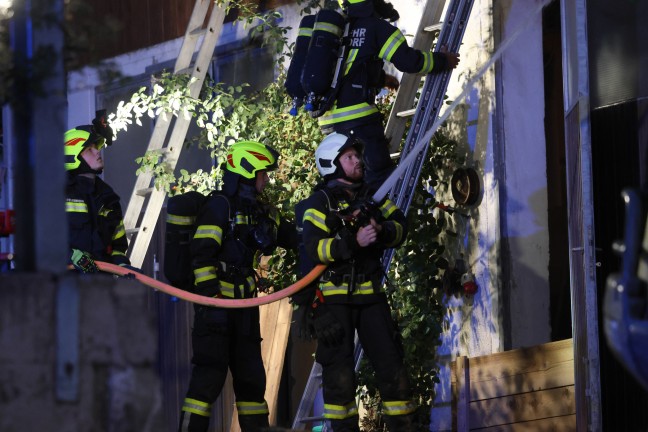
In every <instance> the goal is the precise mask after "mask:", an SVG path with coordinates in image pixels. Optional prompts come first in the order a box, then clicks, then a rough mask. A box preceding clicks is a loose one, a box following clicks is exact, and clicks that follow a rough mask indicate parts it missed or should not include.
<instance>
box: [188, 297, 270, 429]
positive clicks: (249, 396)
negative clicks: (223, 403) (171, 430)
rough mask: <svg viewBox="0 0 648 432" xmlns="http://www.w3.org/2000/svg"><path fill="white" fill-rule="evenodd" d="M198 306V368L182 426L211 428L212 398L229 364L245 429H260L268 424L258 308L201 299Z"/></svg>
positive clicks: (194, 335)
mask: <svg viewBox="0 0 648 432" xmlns="http://www.w3.org/2000/svg"><path fill="white" fill-rule="evenodd" d="M195 312H196V314H195V318H194V328H193V332H192V337H191V341H192V348H193V357H192V360H191V361H192V363H193V369H192V372H191V379H190V381H189V389H188V390H187V396H186V398H185V400H184V404H183V407H182V412H181V416H180V428H179V430H180V431H181V432H184V431H188V432H206V431H207V430H208V428H209V419H210V415H211V411H212V409H211V407H212V404H213V403H214V402H215V401H216V399H217V398H218V396H219V395H220V393H221V390H222V388H223V384H224V383H225V379H226V377H227V371H228V369H229V370H230V371H231V373H232V382H233V385H234V394H235V396H236V408H237V411H238V419H239V424H240V425H241V430H242V431H243V432H259V431H260V430H262V429H263V428H264V427H267V426H268V406H267V404H266V402H265V399H264V393H265V386H266V376H265V370H264V368H263V360H262V358H261V334H260V328H259V309H258V308H246V309H218V308H212V307H206V306H200V305H196V306H195Z"/></svg>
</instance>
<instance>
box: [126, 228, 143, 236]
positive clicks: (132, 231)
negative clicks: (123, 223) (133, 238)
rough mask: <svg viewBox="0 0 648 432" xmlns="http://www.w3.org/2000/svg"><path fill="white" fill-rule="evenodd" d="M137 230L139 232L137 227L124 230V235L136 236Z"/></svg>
mask: <svg viewBox="0 0 648 432" xmlns="http://www.w3.org/2000/svg"><path fill="white" fill-rule="evenodd" d="M139 230H140V229H139V227H135V228H129V229H127V230H126V235H133V234H137V233H138V232H139Z"/></svg>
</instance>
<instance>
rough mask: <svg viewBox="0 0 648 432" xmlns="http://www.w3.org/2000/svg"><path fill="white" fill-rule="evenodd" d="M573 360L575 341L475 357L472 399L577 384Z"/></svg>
mask: <svg viewBox="0 0 648 432" xmlns="http://www.w3.org/2000/svg"><path fill="white" fill-rule="evenodd" d="M573 357H574V356H573V348H572V344H571V339H566V340H564V341H559V342H551V343H548V344H544V345H538V346H535V347H531V348H522V349H517V350H512V351H505V352H501V353H495V354H491V355H487V356H480V357H473V358H471V359H470V369H471V378H470V379H471V382H472V383H473V385H472V390H471V399H485V398H489V397H495V396H498V395H501V394H510V393H515V392H524V391H529V390H538V389H541V388H550V387H557V386H564V385H569V384H573V383H574V376H573ZM570 369H571V372H570ZM543 374H546V375H544V376H543ZM489 381H492V382H489Z"/></svg>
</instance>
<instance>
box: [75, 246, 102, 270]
mask: <svg viewBox="0 0 648 432" xmlns="http://www.w3.org/2000/svg"><path fill="white" fill-rule="evenodd" d="M70 261H71V262H72V265H73V266H74V268H76V269H77V270H79V271H80V272H81V273H98V272H99V267H97V264H96V263H95V262H94V260H93V259H92V257H91V256H90V255H89V254H88V253H86V252H83V251H81V250H79V249H72V257H71V258H70Z"/></svg>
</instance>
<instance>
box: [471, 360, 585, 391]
mask: <svg viewBox="0 0 648 432" xmlns="http://www.w3.org/2000/svg"><path fill="white" fill-rule="evenodd" d="M471 361H472V359H471ZM568 385H574V361H573V360H570V361H566V362H562V363H558V364H554V365H550V366H548V367H547V368H546V369H544V370H538V371H533V372H526V373H520V374H515V375H510V376H507V375H504V376H500V377H496V378H492V377H490V378H485V379H484V378H482V377H479V376H478V377H472V376H471V380H470V400H471V401H478V400H483V399H490V398H494V397H499V396H505V395H512V394H517V393H526V392H530V391H537V390H546V389H551V388H556V387H564V386H568Z"/></svg>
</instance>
